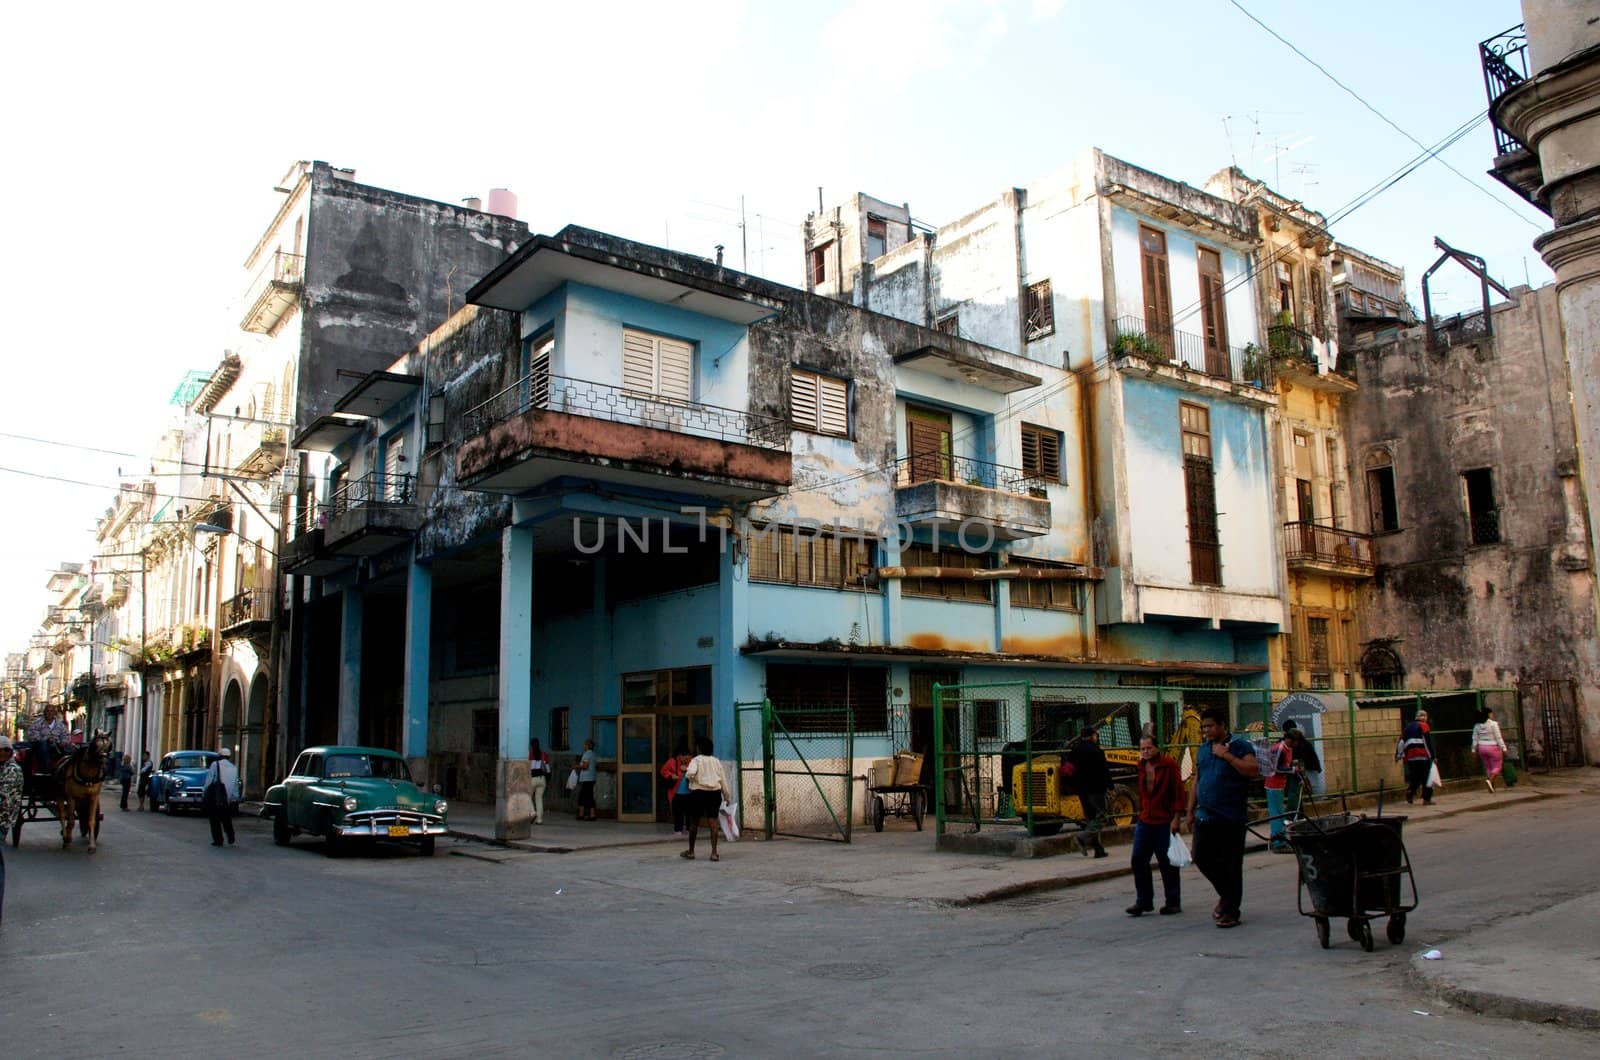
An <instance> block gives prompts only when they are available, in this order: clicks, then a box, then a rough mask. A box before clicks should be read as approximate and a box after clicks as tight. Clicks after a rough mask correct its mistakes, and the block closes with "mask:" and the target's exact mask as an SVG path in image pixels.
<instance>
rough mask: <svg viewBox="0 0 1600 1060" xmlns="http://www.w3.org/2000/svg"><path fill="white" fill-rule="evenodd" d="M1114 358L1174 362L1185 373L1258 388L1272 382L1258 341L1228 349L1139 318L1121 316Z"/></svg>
mask: <svg viewBox="0 0 1600 1060" xmlns="http://www.w3.org/2000/svg"><path fill="white" fill-rule="evenodd" d="M1109 353H1110V355H1111V358H1112V360H1118V359H1121V358H1127V357H1135V358H1140V359H1143V360H1144V361H1146V362H1148V363H1150V364H1153V365H1171V366H1172V367H1173V368H1175V369H1181V370H1183V371H1184V372H1198V373H1200V374H1201V375H1203V376H1207V377H1209V378H1212V379H1217V380H1221V381H1223V382H1228V383H1239V384H1242V385H1244V386H1248V387H1253V388H1255V389H1257V390H1268V389H1270V388H1271V385H1272V366H1271V364H1270V363H1269V359H1268V358H1267V357H1266V356H1264V355H1263V354H1262V353H1261V351H1260V350H1259V349H1257V348H1256V347H1255V345H1254V344H1251V345H1250V346H1246V347H1239V346H1230V347H1228V348H1227V349H1226V350H1223V349H1218V348H1214V347H1209V346H1208V345H1207V343H1206V340H1205V339H1204V338H1202V337H1201V336H1199V335H1194V334H1190V333H1189V332H1187V331H1173V330H1172V329H1171V328H1151V327H1146V325H1145V322H1144V321H1143V320H1142V319H1140V318H1139V317H1118V318H1117V326H1116V331H1115V332H1114V333H1113V334H1112V336H1111V341H1110V343H1109Z"/></svg>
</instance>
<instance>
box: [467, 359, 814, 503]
mask: <svg viewBox="0 0 1600 1060" xmlns="http://www.w3.org/2000/svg"><path fill="white" fill-rule="evenodd" d="M462 427H463V439H464V440H463V442H462V444H461V449H460V451H459V453H458V454H457V457H456V472H457V477H458V478H459V479H460V481H461V484H462V485H463V486H464V487H466V488H468V489H473V490H479V491H482V492H485V493H501V494H507V495H512V496H514V495H516V494H520V493H523V492H525V491H527V490H530V489H533V488H535V487H537V486H540V485H542V484H544V483H546V482H548V481H550V480H552V479H556V478H561V477H565V476H575V477H581V478H585V479H590V480H599V481H604V482H611V483H615V484H618V485H624V486H641V487H649V488H656V489H660V488H663V487H670V486H672V485H673V484H677V483H681V484H684V485H686V486H687V487H688V488H689V489H690V490H691V491H692V492H694V493H695V494H697V495H703V496H707V497H713V498H716V499H719V500H725V501H748V500H755V499H758V498H762V497H773V496H777V495H778V494H781V493H784V492H785V491H787V489H788V488H789V484H790V482H791V480H792V475H793V472H792V467H791V461H790V457H789V438H790V428H789V423H788V421H787V420H782V419H774V418H771V417H765V416H756V415H752V414H751V413H748V412H741V411H739V410H738V409H730V408H722V407H720V406H717V405H706V404H701V403H699V402H691V401H671V400H667V399H665V398H660V397H656V396H654V395H652V394H646V393H641V392H639V391H635V390H627V389H624V388H622V387H620V386H612V385H610V384H607V383H596V382H592V381H589V380H584V379H570V378H567V377H565V376H559V375H552V374H550V373H549V372H547V371H545V370H543V369H542V368H536V369H535V370H534V371H533V372H530V373H529V374H528V375H525V376H523V377H522V378H521V379H519V380H517V381H516V382H515V383H513V384H512V385H511V386H509V387H507V388H506V389H504V390H502V391H501V392H500V393H498V394H496V395H495V396H494V397H492V398H490V399H489V400H488V401H485V402H484V403H483V404H481V405H478V406H477V407H475V408H472V409H470V410H468V411H467V413H466V414H465V416H464V417H463V424H462Z"/></svg>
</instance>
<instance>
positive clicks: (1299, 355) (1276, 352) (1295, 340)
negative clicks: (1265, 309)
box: [1267, 324, 1317, 371]
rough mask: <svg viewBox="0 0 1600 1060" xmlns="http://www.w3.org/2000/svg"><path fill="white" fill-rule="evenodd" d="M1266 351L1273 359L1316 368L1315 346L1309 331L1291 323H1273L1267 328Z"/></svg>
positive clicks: (1312, 368) (1313, 369)
mask: <svg viewBox="0 0 1600 1060" xmlns="http://www.w3.org/2000/svg"><path fill="white" fill-rule="evenodd" d="M1267 351H1268V352H1269V353H1271V354H1272V357H1273V359H1274V360H1283V361H1296V362H1299V363H1301V364H1303V365H1305V366H1308V367H1310V368H1311V370H1312V371H1315V370H1316V369H1317V347H1316V342H1315V340H1313V339H1312V337H1311V332H1309V331H1303V330H1301V329H1300V328H1297V327H1295V326H1294V325H1293V324H1274V325H1272V326H1271V327H1270V328H1268V329H1267Z"/></svg>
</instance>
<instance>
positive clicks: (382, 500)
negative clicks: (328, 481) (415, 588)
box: [324, 472, 417, 557]
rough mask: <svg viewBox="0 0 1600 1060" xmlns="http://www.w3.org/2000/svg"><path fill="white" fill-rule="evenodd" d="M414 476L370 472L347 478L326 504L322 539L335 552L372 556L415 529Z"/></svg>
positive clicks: (337, 553) (405, 539) (404, 537)
mask: <svg viewBox="0 0 1600 1060" xmlns="http://www.w3.org/2000/svg"><path fill="white" fill-rule="evenodd" d="M416 484H417V480H416V476H414V475H398V474H385V473H381V472H379V473H374V474H371V475H366V476H364V477H362V478H358V479H356V480H355V481H354V482H347V483H345V484H344V485H342V486H340V487H339V488H338V489H337V490H335V491H334V494H333V496H332V497H331V498H329V501H328V505H327V512H328V526H327V532H326V536H325V538H324V542H325V544H326V545H327V549H328V551H329V552H331V553H333V554H334V555H337V556H351V557H354V556H375V555H377V554H378V553H380V552H387V551H388V550H389V549H391V548H393V547H394V546H396V545H399V544H403V543H405V542H407V541H410V540H411V539H412V538H413V537H414V536H416V532H417V509H416V503H415V500H416V498H415V493H416Z"/></svg>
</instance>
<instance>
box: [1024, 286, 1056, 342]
mask: <svg viewBox="0 0 1600 1060" xmlns="http://www.w3.org/2000/svg"><path fill="white" fill-rule="evenodd" d="M1023 305H1024V315H1023V334H1024V337H1025V338H1026V339H1027V341H1029V342H1037V341H1038V340H1039V339H1042V338H1046V337H1047V336H1050V335H1054V334H1055V331H1056V303H1055V298H1054V297H1053V296H1052V295H1051V293H1050V281H1049V280H1040V281H1039V282H1037V283H1030V284H1028V289H1027V294H1026V297H1025V301H1024V303H1023Z"/></svg>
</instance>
